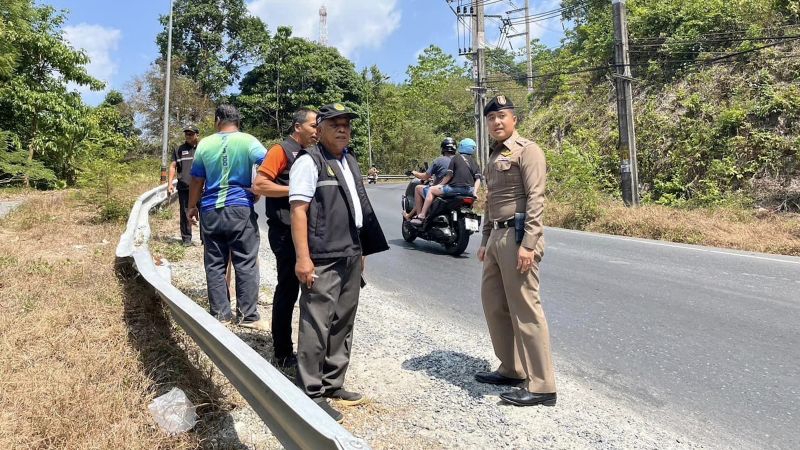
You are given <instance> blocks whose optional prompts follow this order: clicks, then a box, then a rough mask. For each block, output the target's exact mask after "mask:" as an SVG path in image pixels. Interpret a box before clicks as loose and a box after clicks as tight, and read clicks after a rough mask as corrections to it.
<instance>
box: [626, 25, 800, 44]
mask: <svg viewBox="0 0 800 450" xmlns="http://www.w3.org/2000/svg"><path fill="white" fill-rule="evenodd" d="M798 27H800V24H787V25H782V26H779V27H766V28H762V29H761V30H760V31H762V32H767V31H776V30H785V29H788V28H798ZM750 31H751V30H749V29H747V30H743V29H738V30H730V31H720V32H713V33H701V34H699V35H698V37H704V36H708V37H714V36H730V35H734V34H745V33H749V32H750ZM669 38H670V36H654V37H641V38H633V39H631V40H632V41H634V42H636V41H664V40H667V39H669Z"/></svg>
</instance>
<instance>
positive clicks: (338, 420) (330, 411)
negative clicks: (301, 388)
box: [314, 398, 344, 423]
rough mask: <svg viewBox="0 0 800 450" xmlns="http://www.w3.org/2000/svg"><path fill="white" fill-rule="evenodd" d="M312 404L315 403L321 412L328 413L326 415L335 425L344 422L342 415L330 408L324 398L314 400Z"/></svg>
mask: <svg viewBox="0 0 800 450" xmlns="http://www.w3.org/2000/svg"><path fill="white" fill-rule="evenodd" d="M314 403H316V404H317V406H319V407H320V408H321V409H322V410H323V411H325V412H326V413H328V415H329V416H331V418H332V419H333V420H335V421H336V423H342V422H343V421H344V414H342V413H341V412H339V411H337V410H335V409H334V408H333V406H331V405H330V403H328V401H327V400H325V399H324V398H315V399H314Z"/></svg>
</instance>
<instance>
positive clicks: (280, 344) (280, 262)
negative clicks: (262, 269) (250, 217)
mask: <svg viewBox="0 0 800 450" xmlns="http://www.w3.org/2000/svg"><path fill="white" fill-rule="evenodd" d="M268 226H269V228H268V231H267V236H268V237H269V246H270V248H271V249H272V253H274V254H275V261H276V263H277V266H278V285H277V286H276V287H275V295H274V296H273V297H272V341H273V347H274V349H275V358H279V359H280V358H286V357H289V356H291V355H292V350H293V349H292V313H293V312H294V305H295V304H296V303H297V295H298V294H299V293H300V282H299V281H298V279H297V276H296V275H295V273H294V265H295V262H296V260H297V256H296V255H295V253H294V242H292V229H291V228H290V227H289V226H287V225H284V224H283V223H281V222H276V221H274V220H270V221H269V222H268Z"/></svg>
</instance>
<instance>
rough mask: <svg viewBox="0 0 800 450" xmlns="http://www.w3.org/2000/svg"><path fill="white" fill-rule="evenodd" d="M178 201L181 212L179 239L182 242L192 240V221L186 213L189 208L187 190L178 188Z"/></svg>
mask: <svg viewBox="0 0 800 450" xmlns="http://www.w3.org/2000/svg"><path fill="white" fill-rule="evenodd" d="M178 203H180V210H181V212H180V214H181V239H183V242H191V241H192V221H191V220H189V216H188V215H187V213H188V210H189V190H188V189H178Z"/></svg>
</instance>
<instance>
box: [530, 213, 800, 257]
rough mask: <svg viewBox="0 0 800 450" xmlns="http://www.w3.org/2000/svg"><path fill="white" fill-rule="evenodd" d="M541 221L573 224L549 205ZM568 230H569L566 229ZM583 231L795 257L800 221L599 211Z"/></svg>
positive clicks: (736, 215) (793, 217) (737, 215)
mask: <svg viewBox="0 0 800 450" xmlns="http://www.w3.org/2000/svg"><path fill="white" fill-rule="evenodd" d="M545 212H546V214H545V221H546V222H547V224H548V225H550V226H555V227H560V226H561V227H563V226H565V225H566V224H569V223H570V222H571V221H572V220H573V219H574V211H573V210H572V208H571V207H570V205H567V204H563V203H557V202H550V203H549V204H548V207H547V209H546V211H545ZM566 227H567V228H572V227H571V226H569V225H567V226H566ZM582 229H584V230H586V231H593V232H597V233H607V234H615V235H620V236H631V237H640V238H647V239H659V240H664V241H671V242H681V243H687V244H698V245H708V246H713V247H723V248H732V249H738V250H746V251H754V252H764V253H776V254H783V255H795V256H800V215H796V214H794V215H792V214H774V213H769V212H760V213H759V212H755V211H752V212H751V211H748V210H743V209H725V208H718V209H694V210H685V209H676V208H669V207H665V206H659V205H645V206H642V207H640V208H635V209H634V208H626V207H625V206H623V205H622V204H621V203H619V202H614V203H606V204H604V205H602V206H601V207H600V213H599V216H598V217H597V218H596V219H595V220H593V221H591V222H590V223H588V224H587V225H585V226H584V227H582Z"/></svg>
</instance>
